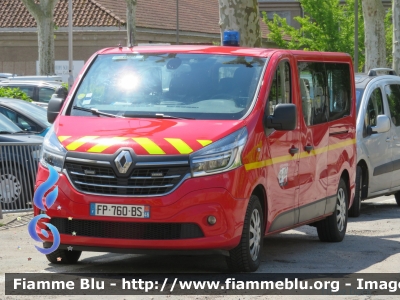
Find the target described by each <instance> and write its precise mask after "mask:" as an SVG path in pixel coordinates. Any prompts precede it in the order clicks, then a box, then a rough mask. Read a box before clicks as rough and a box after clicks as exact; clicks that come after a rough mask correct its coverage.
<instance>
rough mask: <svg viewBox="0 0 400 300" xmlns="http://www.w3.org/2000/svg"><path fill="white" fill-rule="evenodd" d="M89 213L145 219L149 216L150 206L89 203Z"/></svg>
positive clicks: (92, 214)
mask: <svg viewBox="0 0 400 300" xmlns="http://www.w3.org/2000/svg"><path fill="white" fill-rule="evenodd" d="M90 215H91V216H109V217H125V218H146V219H147V218H150V206H148V205H123V204H104V203H90Z"/></svg>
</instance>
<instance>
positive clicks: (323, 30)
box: [263, 0, 364, 65]
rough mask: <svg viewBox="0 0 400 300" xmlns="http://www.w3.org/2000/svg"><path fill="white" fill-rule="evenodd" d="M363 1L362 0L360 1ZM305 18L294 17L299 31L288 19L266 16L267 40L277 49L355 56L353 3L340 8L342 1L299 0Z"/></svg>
mask: <svg viewBox="0 0 400 300" xmlns="http://www.w3.org/2000/svg"><path fill="white" fill-rule="evenodd" d="M359 1H360V0H359ZM299 2H300V4H301V6H302V8H303V11H304V17H295V18H294V19H295V20H296V21H297V22H298V23H299V24H300V29H296V28H294V27H292V26H290V25H288V24H287V22H286V19H284V18H280V17H279V16H278V15H275V16H274V19H273V20H272V21H269V20H268V19H267V16H266V13H264V18H263V19H264V22H265V23H266V24H267V26H268V28H269V30H270V34H269V35H268V38H269V39H270V40H271V41H273V42H275V43H276V44H277V45H278V47H280V48H285V49H304V50H310V51H333V52H346V53H349V54H351V55H352V56H353V55H354V23H355V15H354V0H347V1H346V2H345V3H344V4H342V5H340V3H339V2H340V1H339V0H320V1H315V0H299ZM358 19H359V20H358V24H359V36H358V39H359V61H360V65H362V64H363V62H364V25H363V24H364V21H363V17H362V11H361V5H359V13H358Z"/></svg>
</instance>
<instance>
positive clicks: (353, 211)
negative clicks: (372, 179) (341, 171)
mask: <svg viewBox="0 0 400 300" xmlns="http://www.w3.org/2000/svg"><path fill="white" fill-rule="evenodd" d="M362 180H363V177H362V169H361V167H360V166H357V171H356V191H355V194H354V201H353V205H352V206H351V208H350V209H349V217H353V218H357V217H358V216H360V210H361V201H362V199H361V198H362V188H363V182H362Z"/></svg>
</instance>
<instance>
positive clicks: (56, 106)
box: [47, 86, 68, 123]
mask: <svg viewBox="0 0 400 300" xmlns="http://www.w3.org/2000/svg"><path fill="white" fill-rule="evenodd" d="M67 95H68V90H67V89H66V88H65V87H63V86H60V87H59V88H57V89H56V91H55V93H54V94H53V95H52V96H51V99H50V101H49V106H48V107H47V121H49V123H54V121H55V119H56V118H57V116H58V114H59V112H60V110H61V108H62V106H63V104H64V101H65V99H66V98H67Z"/></svg>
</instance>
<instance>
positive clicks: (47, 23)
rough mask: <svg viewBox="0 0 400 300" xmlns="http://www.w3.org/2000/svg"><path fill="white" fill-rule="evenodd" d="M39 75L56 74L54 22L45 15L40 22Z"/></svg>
mask: <svg viewBox="0 0 400 300" xmlns="http://www.w3.org/2000/svg"><path fill="white" fill-rule="evenodd" d="M38 43H39V75H54V23H53V19H52V18H49V17H44V18H42V19H41V21H40V23H39V22H38Z"/></svg>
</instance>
